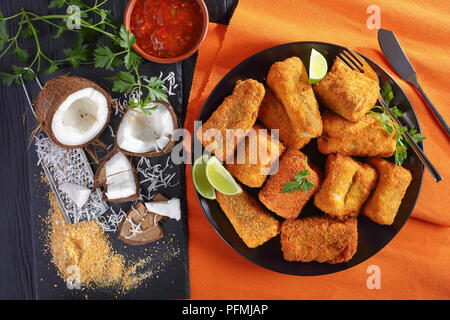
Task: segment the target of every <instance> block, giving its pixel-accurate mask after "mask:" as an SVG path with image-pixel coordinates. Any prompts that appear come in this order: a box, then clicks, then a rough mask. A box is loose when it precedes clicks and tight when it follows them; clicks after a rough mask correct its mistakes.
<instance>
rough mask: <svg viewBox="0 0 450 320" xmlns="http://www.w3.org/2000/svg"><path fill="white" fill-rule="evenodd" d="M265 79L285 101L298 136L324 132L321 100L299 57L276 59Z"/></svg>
mask: <svg viewBox="0 0 450 320" xmlns="http://www.w3.org/2000/svg"><path fill="white" fill-rule="evenodd" d="M266 83H267V85H268V86H269V87H270V89H272V90H273V92H275V94H276V96H277V98H278V99H279V100H280V101H281V103H282V104H283V106H284V109H285V110H286V113H287V114H288V117H289V119H290V120H291V125H292V128H293V129H294V131H295V132H296V134H297V136H298V137H300V138H305V139H306V138H315V137H318V136H320V135H321V134H322V120H321V118H320V112H319V104H318V103H317V100H316V97H315V95H314V92H313V89H312V87H311V85H310V84H309V78H308V73H307V71H306V68H305V66H304V65H303V62H302V60H300V58H298V57H291V58H288V59H286V60H284V61H279V62H275V63H274V64H273V65H272V67H271V68H270V71H269V74H268V75H267V79H266Z"/></svg>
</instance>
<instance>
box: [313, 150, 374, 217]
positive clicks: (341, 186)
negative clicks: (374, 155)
mask: <svg viewBox="0 0 450 320" xmlns="http://www.w3.org/2000/svg"><path fill="white" fill-rule="evenodd" d="M376 181H377V171H376V170H375V169H374V168H372V167H371V166H370V165H367V164H363V163H360V162H357V161H355V160H353V159H352V158H350V157H347V156H342V155H340V154H332V155H329V156H328V159H327V163H326V166H325V179H324V181H323V183H322V187H321V188H320V190H319V192H317V194H316V195H315V196H314V204H315V205H316V207H317V208H319V209H320V210H322V211H323V212H326V213H328V214H329V215H330V216H332V217H338V218H342V217H345V216H353V217H356V216H358V215H359V213H360V211H361V207H362V205H363V204H364V202H365V201H366V200H367V198H368V197H369V195H370V192H371V191H372V190H373V188H375V184H376Z"/></svg>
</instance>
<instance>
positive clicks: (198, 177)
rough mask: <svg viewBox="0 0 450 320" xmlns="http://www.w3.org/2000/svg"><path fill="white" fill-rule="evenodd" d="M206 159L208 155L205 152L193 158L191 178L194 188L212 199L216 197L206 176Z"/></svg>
mask: <svg viewBox="0 0 450 320" xmlns="http://www.w3.org/2000/svg"><path fill="white" fill-rule="evenodd" d="M208 159H209V157H208V155H206V154H205V155H203V156H202V157H199V158H198V159H197V160H195V162H194V164H193V165H192V180H193V182H194V187H195V189H196V190H197V192H198V193H200V195H201V196H202V197H205V198H206V199H211V200H214V199H215V198H216V192H215V191H214V187H213V186H212V185H211V183H209V181H208V177H207V176H206V163H207V162H208Z"/></svg>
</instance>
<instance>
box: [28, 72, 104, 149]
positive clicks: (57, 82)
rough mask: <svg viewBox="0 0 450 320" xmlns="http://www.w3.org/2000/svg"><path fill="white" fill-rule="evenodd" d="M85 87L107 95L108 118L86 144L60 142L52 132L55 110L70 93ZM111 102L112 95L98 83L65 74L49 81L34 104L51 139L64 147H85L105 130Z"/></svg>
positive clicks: (40, 123) (37, 116)
mask: <svg viewBox="0 0 450 320" xmlns="http://www.w3.org/2000/svg"><path fill="white" fill-rule="evenodd" d="M85 88H94V89H95V90H97V91H99V92H100V93H101V94H103V95H104V96H105V98H106V101H107V104H108V116H107V118H106V122H105V125H104V126H103V128H102V129H101V130H100V132H99V133H98V134H97V135H96V136H95V137H93V138H92V139H91V140H90V141H88V142H86V143H84V144H81V145H75V146H67V145H64V144H62V143H61V142H59V141H58V139H56V137H55V135H54V134H53V132H52V128H51V127H52V120H53V116H54V115H55V112H56V110H57V109H58V107H59V106H60V105H61V104H62V103H63V102H64V101H65V100H66V99H67V97H68V96H69V95H71V94H72V93H74V92H76V91H79V90H82V89H85ZM111 103H112V98H111V96H110V95H109V94H108V93H107V92H106V91H105V90H103V88H101V87H100V86H99V85H98V84H96V83H94V82H92V81H90V80H88V79H85V78H80V77H76V76H67V75H64V76H59V77H56V78H53V79H51V80H49V81H47V83H46V84H45V85H44V87H43V88H42V90H41V92H40V93H39V95H38V97H37V99H36V102H35V104H34V105H35V113H36V118H37V120H38V122H39V125H40V127H41V128H42V129H44V131H45V133H46V134H47V135H48V136H49V137H50V139H51V140H52V141H53V142H54V143H55V144H57V145H59V146H61V147H63V148H66V149H76V148H83V147H85V146H87V145H89V144H90V143H92V142H93V141H95V140H97V139H98V137H99V136H100V134H101V133H102V132H103V130H105V128H106V127H107V126H108V123H109V119H110V117H111Z"/></svg>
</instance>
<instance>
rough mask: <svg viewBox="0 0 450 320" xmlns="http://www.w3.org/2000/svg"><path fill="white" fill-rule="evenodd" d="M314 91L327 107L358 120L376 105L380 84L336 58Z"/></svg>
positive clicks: (346, 117)
mask: <svg viewBox="0 0 450 320" xmlns="http://www.w3.org/2000/svg"><path fill="white" fill-rule="evenodd" d="M314 92H315V93H316V94H317V95H318V97H319V100H320V101H321V102H322V103H323V104H324V105H325V106H326V107H328V108H329V109H331V110H333V111H334V112H336V113H337V114H339V115H341V116H342V117H344V118H345V119H347V120H349V121H352V122H357V121H359V120H360V119H361V118H362V116H364V115H365V114H366V113H367V112H368V111H369V110H370V109H371V108H373V106H374V105H375V102H376V101H377V99H378V96H379V94H380V86H379V85H378V83H377V82H376V81H374V80H372V79H369V78H368V77H366V76H365V75H363V74H362V73H360V72H359V71H354V70H352V69H350V68H349V67H348V66H346V65H345V64H344V63H343V62H342V61H341V60H339V59H336V61H335V62H334V64H333V67H332V68H331V71H330V72H328V73H327V75H326V76H325V78H323V79H322V80H321V81H320V82H319V83H317V84H315V85H314Z"/></svg>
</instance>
